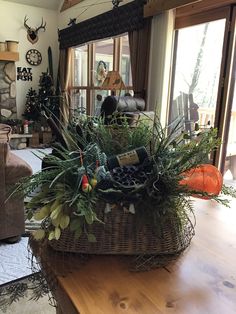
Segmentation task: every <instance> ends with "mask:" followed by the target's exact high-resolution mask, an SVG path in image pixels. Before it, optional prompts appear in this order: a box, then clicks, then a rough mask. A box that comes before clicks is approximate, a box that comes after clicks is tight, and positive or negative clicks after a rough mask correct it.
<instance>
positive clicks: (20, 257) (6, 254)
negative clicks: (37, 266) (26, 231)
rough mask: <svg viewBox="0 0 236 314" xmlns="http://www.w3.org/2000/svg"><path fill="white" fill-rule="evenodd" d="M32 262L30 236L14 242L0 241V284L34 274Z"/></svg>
mask: <svg viewBox="0 0 236 314" xmlns="http://www.w3.org/2000/svg"><path fill="white" fill-rule="evenodd" d="M31 262H32V261H31V254H30V253H29V251H28V237H22V238H21V240H20V242H18V243H14V244H6V243H4V242H0V285H2V284H5V283H7V282H9V281H12V280H15V279H19V278H22V277H25V276H28V275H30V274H32V263H31Z"/></svg>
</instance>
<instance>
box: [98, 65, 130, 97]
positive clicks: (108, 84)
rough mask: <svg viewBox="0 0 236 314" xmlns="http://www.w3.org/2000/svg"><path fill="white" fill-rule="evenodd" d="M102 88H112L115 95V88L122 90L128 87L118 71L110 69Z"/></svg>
mask: <svg viewBox="0 0 236 314" xmlns="http://www.w3.org/2000/svg"><path fill="white" fill-rule="evenodd" d="M100 88H101V89H107V90H111V91H112V94H113V95H114V94H115V92H114V91H115V90H119V91H121V90H122V89H126V87H125V84H124V82H123V80H122V78H121V76H120V73H119V72H118V71H109V72H108V73H107V76H106V78H105V80H104V81H103V83H102V85H101V87H100Z"/></svg>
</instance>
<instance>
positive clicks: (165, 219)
mask: <svg viewBox="0 0 236 314" xmlns="http://www.w3.org/2000/svg"><path fill="white" fill-rule="evenodd" d="M98 216H99V218H100V219H101V220H102V221H104V224H101V223H93V224H92V225H91V226H89V229H88V232H90V233H93V234H94V235H95V236H96V240H97V241H96V242H95V243H91V242H88V239H87V236H86V235H84V234H83V235H82V236H81V237H80V238H79V239H75V237H74V234H73V233H72V232H70V230H69V229H66V230H64V231H63V232H62V234H61V237H60V239H59V240H52V241H49V244H50V246H52V248H53V249H55V250H57V251H63V252H73V253H84V254H125V255H149V254H155V255H157V254H158V255H159V254H178V253H180V252H181V251H183V250H184V249H185V248H186V247H187V246H188V245H189V243H190V241H191V239H192V237H193V235H194V227H193V224H192V222H191V220H190V219H189V218H188V216H187V215H185V218H184V219H183V218H181V223H180V219H179V217H178V216H177V214H176V213H175V212H171V213H168V214H166V215H163V216H162V218H160V224H159V225H158V229H157V230H154V228H153V226H151V225H150V224H147V223H146V224H140V223H138V221H137V215H134V214H131V213H129V212H125V211H124V210H122V209H120V208H117V209H113V210H112V211H111V212H109V213H107V214H104V204H103V206H100V209H99V214H98Z"/></svg>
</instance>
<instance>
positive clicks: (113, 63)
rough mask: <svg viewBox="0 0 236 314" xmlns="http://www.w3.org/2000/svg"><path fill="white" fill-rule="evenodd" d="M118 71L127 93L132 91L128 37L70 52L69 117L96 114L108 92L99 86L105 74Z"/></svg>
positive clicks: (92, 44) (105, 40) (109, 40)
mask: <svg viewBox="0 0 236 314" xmlns="http://www.w3.org/2000/svg"><path fill="white" fill-rule="evenodd" d="M112 70H117V71H119V72H120V75H121V77H122V79H123V81H124V84H125V86H126V88H127V90H125V91H122V94H123V93H124V92H132V77H131V64H130V50H129V40H128V35H124V36H120V37H115V38H109V39H104V40H100V41H97V42H95V43H91V44H88V45H84V46H80V47H76V48H74V49H73V62H72V71H71V73H72V86H71V87H70V96H71V112H70V114H71V116H74V115H75V114H76V113H79V114H80V113H87V114H99V112H100V108H101V104H102V102H103V100H104V98H105V97H106V96H108V95H109V94H110V91H107V90H102V89H101V86H102V83H103V81H104V79H105V77H106V73H107V72H108V71H112Z"/></svg>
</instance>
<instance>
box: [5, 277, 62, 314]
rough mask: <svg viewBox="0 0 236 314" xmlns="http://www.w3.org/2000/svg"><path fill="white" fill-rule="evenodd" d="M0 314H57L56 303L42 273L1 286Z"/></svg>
mask: <svg viewBox="0 0 236 314" xmlns="http://www.w3.org/2000/svg"><path fill="white" fill-rule="evenodd" d="M0 313H4V314H32V313H34V314H55V313H56V308H55V302H54V299H53V298H52V297H51V295H50V290H49V288H48V285H47V283H46V281H45V279H44V277H43V275H42V273H41V272H37V273H34V274H31V275H30V276H27V277H24V278H21V279H20V280H15V281H12V282H10V283H8V284H5V285H1V286H0Z"/></svg>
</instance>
